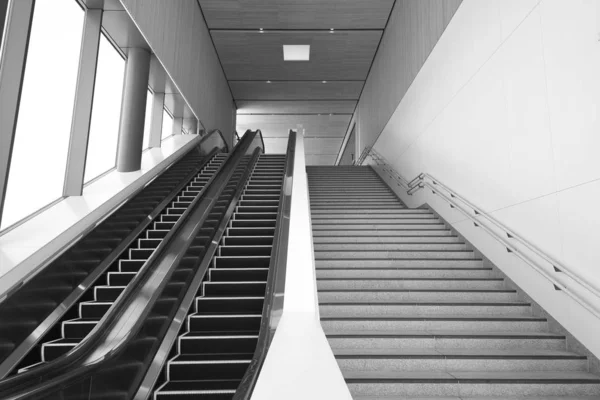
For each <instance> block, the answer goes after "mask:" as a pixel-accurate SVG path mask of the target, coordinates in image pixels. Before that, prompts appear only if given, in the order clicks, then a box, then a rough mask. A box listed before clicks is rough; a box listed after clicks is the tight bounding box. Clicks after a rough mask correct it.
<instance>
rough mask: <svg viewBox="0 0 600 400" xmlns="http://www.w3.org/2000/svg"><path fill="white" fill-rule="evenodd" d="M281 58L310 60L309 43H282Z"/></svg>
mask: <svg viewBox="0 0 600 400" xmlns="http://www.w3.org/2000/svg"><path fill="white" fill-rule="evenodd" d="M283 60H284V61H309V60H310V45H308V44H284V45H283Z"/></svg>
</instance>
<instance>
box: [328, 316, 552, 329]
mask: <svg viewBox="0 0 600 400" xmlns="http://www.w3.org/2000/svg"><path fill="white" fill-rule="evenodd" d="M321 326H322V327H323V329H324V330H326V331H328V330H367V329H368V330H387V331H390V332H398V331H402V330H430V329H433V330H455V329H456V330H459V329H468V330H471V331H474V332H477V331H481V332H486V331H505V332H511V331H525V332H527V331H529V332H538V331H545V330H547V329H548V322H547V321H546V319H545V318H539V317H518V316H516V317H513V316H482V315H471V316H469V315H461V316H452V315H418V314H413V315H405V316H402V317H387V316H381V317H378V316H371V317H368V318H356V317H335V318H334V317H321Z"/></svg>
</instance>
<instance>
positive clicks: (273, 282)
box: [233, 130, 297, 400]
mask: <svg viewBox="0 0 600 400" xmlns="http://www.w3.org/2000/svg"><path fill="white" fill-rule="evenodd" d="M296 134H297V133H296V132H295V131H293V130H290V133H289V136H288V146H287V151H286V155H287V156H286V163H285V171H284V178H283V182H282V183H281V189H282V190H281V195H280V197H279V210H278V211H277V225H276V226H275V233H274V235H273V249H272V250H271V261H270V262H269V273H268V276H267V286H266V289H265V302H264V305H263V310H262V318H261V323H260V331H259V335H258V341H257V345H256V350H255V352H254V355H253V357H252V361H251V362H250V365H249V366H248V369H247V370H246V373H245V374H244V376H243V378H242V381H241V383H240V385H239V386H238V388H237V390H236V393H235V395H234V396H233V400H249V399H250V396H251V395H252V392H253V391H254V387H255V386H256V382H257V380H258V375H259V373H260V370H261V368H262V365H263V364H264V361H265V358H266V357H267V352H268V350H269V346H270V345H271V341H272V340H273V336H274V335H275V331H276V329H277V325H278V323H279V317H280V316H281V314H282V313H283V296H284V293H283V292H284V289H285V274H286V267H287V255H288V251H287V250H288V242H289V235H290V232H289V230H290V211H291V207H292V185H293V183H294V158H295V151H296Z"/></svg>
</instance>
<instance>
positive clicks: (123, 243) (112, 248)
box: [0, 131, 227, 377]
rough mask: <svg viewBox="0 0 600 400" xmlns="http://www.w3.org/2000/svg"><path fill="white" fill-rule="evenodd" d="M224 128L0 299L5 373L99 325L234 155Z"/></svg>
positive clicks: (51, 354) (0, 354) (0, 362)
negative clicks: (227, 151) (183, 213)
mask: <svg viewBox="0 0 600 400" xmlns="http://www.w3.org/2000/svg"><path fill="white" fill-rule="evenodd" d="M219 135H220V133H219V132H218V131H217V132H213V133H211V134H209V135H207V136H206V137H205V138H203V139H202V140H201V141H200V142H199V144H198V145H197V146H195V147H194V148H192V149H191V150H190V151H189V152H188V153H187V154H185V155H184V156H183V157H182V158H181V159H180V160H178V161H176V162H175V163H173V164H172V165H171V166H170V167H168V169H166V170H165V172H163V173H162V174H161V175H159V176H158V177H157V178H155V179H154V180H152V181H151V182H150V183H149V184H147V185H146V186H145V187H144V188H143V189H141V190H140V191H139V192H138V193H137V194H135V195H134V196H133V197H132V198H131V199H130V200H129V201H127V202H126V203H125V204H123V205H122V206H120V207H119V208H118V209H117V210H116V211H114V212H113V213H112V214H111V215H109V216H108V217H107V218H106V219H104V220H103V221H101V222H100V223H99V224H98V225H97V226H96V227H94V228H93V229H92V230H91V231H90V232H89V233H87V234H85V235H83V236H82V237H81V239H79V240H78V241H77V242H76V243H74V244H73V245H72V246H71V247H70V248H68V249H67V250H65V251H64V252H63V253H62V254H61V255H59V256H58V257H57V258H56V259H55V260H53V261H51V262H50V263H49V264H48V265H46V266H45V267H44V268H43V269H42V270H41V272H39V273H38V274H37V275H35V276H33V277H32V278H31V279H30V280H29V281H27V282H25V283H24V284H22V285H21V286H20V287H18V288H17V289H16V290H13V291H12V293H10V294H9V295H8V296H7V298H6V299H5V300H4V301H3V302H2V303H0V321H2V324H1V326H0V377H3V376H7V375H9V374H11V373H15V372H17V371H18V370H23V369H26V368H27V367H30V366H34V365H39V364H41V363H43V362H46V361H50V360H52V359H54V358H56V357H58V356H60V355H62V354H63V353H65V352H66V351H68V350H70V349H71V348H73V347H74V346H75V345H76V344H77V343H78V342H79V341H80V340H81V339H82V338H83V337H84V336H85V335H86V334H87V333H88V332H89V331H90V330H91V329H92V328H93V327H94V326H95V325H96V323H97V322H98V321H99V320H100V319H101V317H102V315H103V314H104V313H105V312H106V311H107V310H108V308H110V306H111V304H112V301H114V300H115V299H116V298H117V297H118V296H119V293H120V292H121V291H122V290H123V288H124V287H125V286H126V285H127V283H128V281H129V280H130V279H131V277H132V276H134V275H135V273H136V271H137V270H138V269H139V268H141V266H142V265H143V263H144V260H145V259H147V257H148V256H149V254H150V253H151V252H152V251H153V250H154V249H155V248H156V246H157V245H158V243H159V241H160V240H161V237H164V235H165V233H166V232H168V230H169V229H170V228H171V227H172V226H173V224H174V223H175V222H174V221H175V220H176V219H177V218H178V215H179V214H181V210H182V209H184V208H185V207H187V205H188V204H189V203H190V202H191V201H192V200H193V198H194V197H195V196H197V195H198V193H199V192H201V191H202V188H203V186H204V185H205V184H206V182H208V181H209V180H210V178H211V176H212V175H214V174H215V172H216V171H217V170H218V168H219V166H220V165H221V164H222V163H223V161H224V160H225V158H226V157H227V156H226V155H225V154H223V153H220V152H221V149H222V148H226V146H225V142H224V141H222V140H221V139H222V137H220V138H219V139H218V140H216V139H215V136H216V137H219ZM205 139H208V140H205ZM215 140H216V141H215ZM208 141H210V142H211V144H210V146H211V147H212V148H211V149H208V148H204V147H203V144H204V143H206V142H208ZM218 141H221V143H222V145H221V146H214V147H213V145H214V144H215V143H216V142H218Z"/></svg>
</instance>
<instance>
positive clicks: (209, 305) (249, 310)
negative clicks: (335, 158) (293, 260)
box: [154, 155, 286, 399]
mask: <svg viewBox="0 0 600 400" xmlns="http://www.w3.org/2000/svg"><path fill="white" fill-rule="evenodd" d="M285 161H286V158H285V155H261V156H260V158H259V160H258V162H257V164H256V166H255V167H254V170H253V172H252V175H251V177H250V180H249V182H248V183H247V185H246V187H245V190H244V192H243V195H242V197H241V199H240V200H239V202H238V205H237V207H236V209H235V213H234V214H233V216H232V218H231V220H230V221H229V226H228V228H227V230H226V234H225V235H224V236H223V238H222V240H221V244H220V246H219V248H218V250H217V255H216V256H215V257H214V259H213V261H212V264H211V267H210V269H209V270H208V273H207V275H206V278H205V280H204V282H203V283H202V289H201V292H200V293H198V297H196V299H195V301H194V305H193V309H192V310H191V311H190V313H189V315H188V316H187V317H186V326H185V329H184V332H183V333H182V334H181V335H180V336H179V338H178V339H177V342H176V344H175V349H174V353H175V355H174V356H173V357H172V358H171V359H170V360H169V361H168V363H167V365H166V366H165V368H164V372H163V373H164V383H163V384H162V385H161V386H160V387H159V388H158V389H157V390H156V392H155V394H154V398H155V399H191V398H198V397H200V398H210V399H231V398H233V395H234V394H235V392H236V389H237V388H238V386H239V384H240V382H241V380H242V377H243V376H244V374H245V373H246V370H247V369H248V366H249V365H250V363H251V361H252V358H253V355H254V352H255V350H256V345H257V340H258V335H259V330H260V326H261V318H262V311H263V305H264V300H265V297H264V296H265V289H266V284H267V276H268V274H269V265H270V261H271V254H272V251H273V246H272V245H273V235H274V232H275V226H276V223H277V215H278V207H279V203H280V197H281V189H282V181H283V176H284V168H285Z"/></svg>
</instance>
